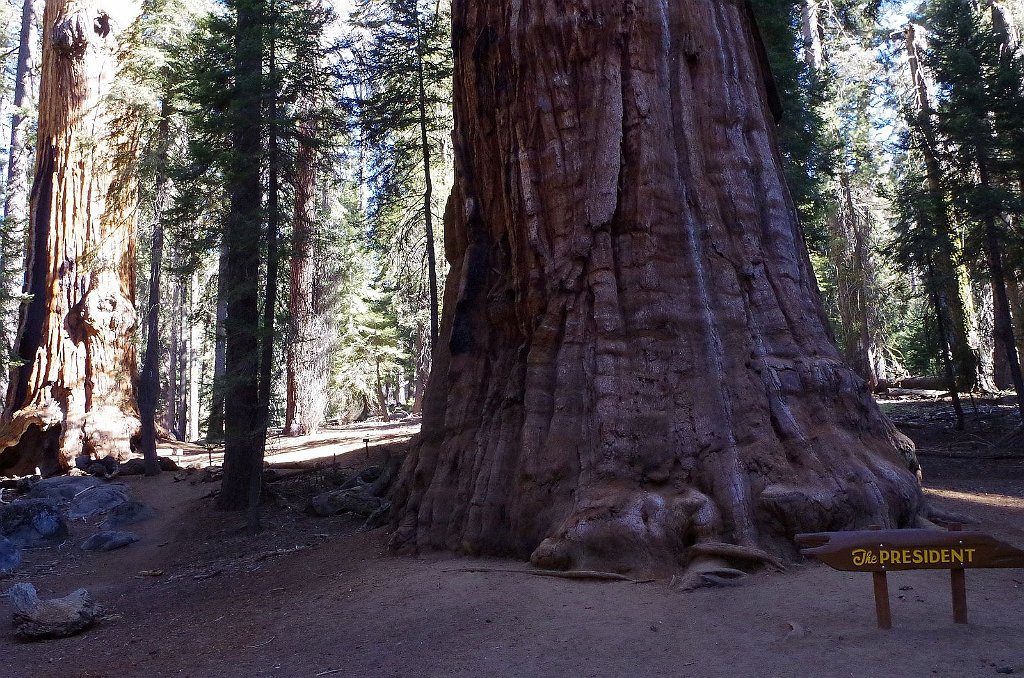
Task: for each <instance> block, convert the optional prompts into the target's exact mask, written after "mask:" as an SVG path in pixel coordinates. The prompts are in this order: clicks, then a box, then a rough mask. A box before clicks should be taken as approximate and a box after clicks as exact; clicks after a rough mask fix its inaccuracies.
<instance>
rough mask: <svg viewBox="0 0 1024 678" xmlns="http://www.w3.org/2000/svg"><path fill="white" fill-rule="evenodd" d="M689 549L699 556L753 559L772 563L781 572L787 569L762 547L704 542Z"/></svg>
mask: <svg viewBox="0 0 1024 678" xmlns="http://www.w3.org/2000/svg"><path fill="white" fill-rule="evenodd" d="M689 551H690V553H692V554H694V555H697V556H719V557H721V558H725V559H727V560H752V561H755V562H759V563H765V564H767V565H771V566H772V567H774V568H775V569H776V570H778V571H779V572H785V571H786V566H785V565H783V564H782V561H781V560H779V559H778V558H776V557H775V556H773V555H771V554H769V553H765V552H764V551H762V550H761V549H756V548H752V547H750V546H739V545H737V544H726V543H724V542H703V543H700V544H694V545H693V546H691V547H690V549H689Z"/></svg>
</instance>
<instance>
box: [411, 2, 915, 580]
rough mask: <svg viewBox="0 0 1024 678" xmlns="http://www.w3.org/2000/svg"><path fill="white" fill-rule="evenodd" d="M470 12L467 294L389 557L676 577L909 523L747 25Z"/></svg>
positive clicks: (543, 9) (611, 12)
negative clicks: (816, 537)
mask: <svg viewBox="0 0 1024 678" xmlns="http://www.w3.org/2000/svg"><path fill="white" fill-rule="evenodd" d="M453 17H454V26H453V29H454V31H453V36H454V38H453V40H454V47H455V63H456V72H455V113H456V133H455V148H456V154H457V180H456V188H455V192H454V194H453V196H452V198H451V201H450V203H449V208H448V211H447V212H448V213H447V218H446V234H445V235H446V252H447V256H448V259H449V261H450V262H451V272H450V274H449V277H448V281H447V285H446V291H445V294H446V298H445V302H444V305H443V309H444V312H443V322H442V334H441V343H440V344H439V346H438V350H437V351H436V353H435V361H434V370H433V373H432V375H431V380H430V384H429V387H428V393H427V399H426V404H425V407H424V420H423V434H422V438H421V439H420V441H419V444H418V445H417V446H416V447H415V448H414V449H413V451H412V453H411V454H410V455H409V457H408V459H407V461H406V462H405V465H404V467H403V471H402V474H401V477H400V480H399V482H398V485H397V487H396V490H395V492H394V496H393V498H394V500H395V507H396V508H395V511H396V512H395V518H394V519H395V521H396V533H395V535H394V537H393V546H395V547H396V548H398V549H410V548H421V549H423V548H450V549H459V550H462V551H465V552H467V553H483V552H487V553H511V554H518V555H521V556H531V559H532V561H533V562H534V563H535V564H537V565H540V566H543V567H551V568H587V569H611V570H617V571H637V572H639V571H649V572H650V571H653V572H669V571H673V570H675V569H676V568H678V567H680V566H682V565H686V564H688V563H690V562H691V560H693V559H696V560H697V562H699V561H700V559H701V558H702V557H703V556H705V555H707V554H712V553H713V554H718V555H722V554H730V553H731V554H732V557H735V558H739V559H741V560H742V559H747V558H753V559H755V560H756V559H763V558H767V557H768V556H767V554H766V553H765V552H768V553H775V554H792V553H793V546H792V545H791V538H792V536H793V534H795V533H797V532H801V531H806V530H823V529H843V528H854V527H866V526H868V525H871V524H875V525H882V526H890V527H895V526H904V525H909V524H912V523H914V522H915V519H916V518H917V516H918V512H919V511H920V510H921V507H922V498H921V492H920V490H919V488H918V484H917V479H916V477H915V474H914V472H913V470H911V469H916V462H915V459H914V453H913V447H912V444H911V443H910V442H909V441H908V440H907V439H906V438H904V437H903V436H902V435H900V434H899V433H898V432H897V431H896V430H895V428H894V427H893V426H892V425H891V424H890V423H889V422H888V421H887V420H886V419H885V418H884V417H883V416H882V415H881V414H880V413H879V410H878V409H877V407H876V406H875V404H874V403H873V402H872V400H871V397H870V394H869V393H868V390H867V388H866V387H865V385H864V383H863V381H861V380H860V379H859V378H857V377H856V376H855V375H854V373H853V372H852V371H851V370H850V369H849V368H848V367H846V366H844V365H843V364H842V363H841V361H840V359H839V356H838V353H837V350H836V348H835V346H834V345H833V344H832V343H831V341H830V339H829V333H828V330H827V328H826V324H827V321H826V318H825V316H824V313H823V311H822V307H821V301H820V299H819V295H818V293H817V290H816V285H815V279H814V275H813V273H812V271H811V267H810V263H809V260H808V257H807V254H806V251H805V247H804V244H803V242H802V239H801V234H800V229H799V225H798V223H797V218H796V216H795V212H794V209H793V205H792V203H791V200H790V198H789V195H788V192H787V189H786V186H785V185H784V183H783V181H784V180H783V173H782V169H781V161H780V158H779V154H778V151H777V148H776V143H775V139H774V131H773V120H772V116H771V114H770V111H769V107H768V104H767V103H766V101H767V100H768V95H767V92H768V89H766V86H767V88H769V89H770V87H771V84H770V76H769V75H768V74H767V67H766V65H765V59H764V54H763V50H762V48H761V45H760V42H759V38H758V37H757V32H756V29H755V27H754V25H753V23H752V18H751V14H750V11H749V6H748V5H747V4H746V3H745V2H737V1H723V0H688V1H687V2H672V3H663V2H657V1H655V0H633V1H629V2H627V1H625V0H623V1H622V2H605V3H596V4H591V3H589V2H586V1H584V0H566V1H563V2H553V1H552V0H526V1H524V2H512V1H510V0H502V1H494V2H486V3H485V2H475V1H469V0H457V1H456V2H455V3H453ZM698 556H700V557H698Z"/></svg>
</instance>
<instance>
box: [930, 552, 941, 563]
mask: <svg viewBox="0 0 1024 678" xmlns="http://www.w3.org/2000/svg"><path fill="white" fill-rule="evenodd" d="M937 562H939V550H938V549H928V564H929V565H934V564H935V563H937Z"/></svg>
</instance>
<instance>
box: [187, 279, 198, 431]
mask: <svg viewBox="0 0 1024 678" xmlns="http://www.w3.org/2000/svg"><path fill="white" fill-rule="evenodd" d="M188 299H189V305H188V306H189V323H188V361H187V368H188V369H187V370H186V372H185V374H186V375H187V377H186V386H187V391H188V397H187V399H186V401H185V412H186V414H187V417H186V420H185V426H184V427H183V428H184V433H185V440H188V441H194V440H198V439H199V379H200V372H201V370H200V364H199V357H200V354H201V351H202V343H201V342H202V337H201V336H200V331H199V323H198V322H196V320H195V318H196V309H197V307H198V305H199V272H198V271H194V272H193V273H192V276H191V278H190V280H189V293H188Z"/></svg>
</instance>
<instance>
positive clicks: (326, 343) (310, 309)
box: [284, 125, 334, 436]
mask: <svg viewBox="0 0 1024 678" xmlns="http://www.w3.org/2000/svg"><path fill="white" fill-rule="evenodd" d="M303 133H304V134H305V135H306V136H308V137H311V138H312V137H314V136H315V134H316V128H315V126H314V125H307V126H306V127H305V128H304V129H303ZM316 161H317V159H316V150H315V149H314V148H313V147H312V146H310V145H309V144H306V143H300V144H299V147H298V151H297V153H296V157H295V176H294V179H293V181H292V183H293V187H294V189H295V212H294V219H293V227H292V231H293V232H292V256H291V276H290V279H289V287H288V314H289V328H288V329H289V333H288V334H289V336H288V346H287V348H286V375H285V376H286V378H285V382H286V399H285V424H284V432H285V435H289V436H304V435H310V434H313V433H316V432H317V430H318V429H319V428H320V425H321V424H323V422H324V417H325V416H326V412H327V382H328V380H329V378H330V373H331V370H330V351H331V349H332V348H333V344H334V341H333V331H332V329H331V323H330V322H329V321H328V320H327V318H326V317H325V313H324V311H325V310H326V306H327V304H328V299H329V296H330V295H329V294H328V293H327V290H325V289H324V287H325V284H326V281H324V280H322V279H321V276H319V275H317V261H316V256H317V253H316V249H317V248H316V243H317V239H318V237H319V236H318V233H317V223H316V201H315V198H314V194H315V191H316V185H317V172H316Z"/></svg>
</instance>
